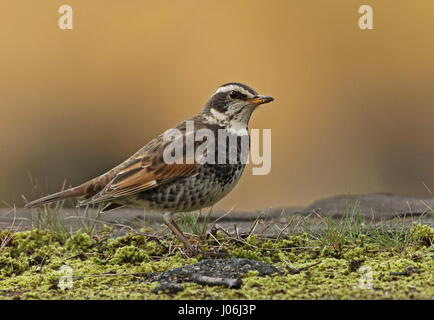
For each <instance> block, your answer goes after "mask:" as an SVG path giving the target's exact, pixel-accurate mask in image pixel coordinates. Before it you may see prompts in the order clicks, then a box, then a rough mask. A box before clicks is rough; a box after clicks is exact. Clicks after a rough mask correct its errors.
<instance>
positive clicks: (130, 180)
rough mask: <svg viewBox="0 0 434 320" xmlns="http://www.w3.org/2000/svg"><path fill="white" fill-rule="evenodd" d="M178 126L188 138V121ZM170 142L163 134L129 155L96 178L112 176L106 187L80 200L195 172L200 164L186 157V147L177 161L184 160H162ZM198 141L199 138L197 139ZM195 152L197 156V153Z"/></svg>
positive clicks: (132, 191)
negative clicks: (163, 137) (186, 129)
mask: <svg viewBox="0 0 434 320" xmlns="http://www.w3.org/2000/svg"><path fill="white" fill-rule="evenodd" d="M177 128H178V129H179V130H180V131H181V132H183V134H184V138H185V134H186V132H185V122H183V123H181V124H180V125H178V126H177ZM198 128H200V126H197V127H196V129H198ZM167 143H168V142H167ZM167 143H162V136H161V135H160V136H159V137H157V138H155V139H154V140H152V141H150V142H149V143H148V144H147V145H146V146H145V147H143V148H142V149H141V150H140V151H138V152H137V153H136V154H135V155H133V156H132V157H131V158H130V159H128V160H127V161H125V162H124V163H122V164H121V165H119V166H118V167H116V168H114V169H113V170H111V171H109V172H108V173H107V174H105V175H103V176H101V177H99V178H97V179H103V178H104V179H107V178H109V179H110V180H109V181H108V182H106V183H105V187H104V188H103V189H102V190H101V191H100V192H99V193H97V194H95V195H94V196H92V197H91V198H89V199H88V200H84V201H82V202H81V203H80V204H81V205H86V204H90V203H98V202H106V201H112V200H114V199H116V198H119V197H124V196H129V195H133V194H136V193H139V192H142V191H146V190H148V189H151V188H155V187H157V186H160V185H162V184H164V183H167V182H169V181H174V180H176V179H181V178H185V177H188V176H192V175H194V174H196V173H197V170H198V166H199V165H198V164H197V163H192V164H190V162H195V161H194V159H193V161H187V159H186V155H185V149H184V154H183V155H182V158H183V161H175V162H182V163H180V164H178V163H174V164H166V163H165V162H164V161H163V151H164V148H165V147H166V145H167ZM195 143H199V142H197V141H195ZM192 156H193V157H194V155H192Z"/></svg>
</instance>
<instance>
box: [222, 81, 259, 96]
mask: <svg viewBox="0 0 434 320" xmlns="http://www.w3.org/2000/svg"><path fill="white" fill-rule="evenodd" d="M232 90H235V91H238V92H241V93H242V94H244V95H246V96H247V97H248V98H253V97H254V95H253V94H252V93H251V92H249V91H248V90H246V89H244V88H243V87H240V86H237V85H235V84H231V85H228V86H223V87H220V88H218V89H217V91H216V92H215V94H216V93H221V92H229V91H232Z"/></svg>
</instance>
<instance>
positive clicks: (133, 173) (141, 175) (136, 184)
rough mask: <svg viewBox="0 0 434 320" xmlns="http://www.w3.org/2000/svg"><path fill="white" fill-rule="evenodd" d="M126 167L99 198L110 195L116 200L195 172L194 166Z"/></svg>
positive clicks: (163, 164)
mask: <svg viewBox="0 0 434 320" xmlns="http://www.w3.org/2000/svg"><path fill="white" fill-rule="evenodd" d="M129 169H130V168H129V167H127V168H125V169H124V170H123V172H122V173H120V174H119V175H118V176H117V177H115V178H114V179H113V181H112V182H110V184H109V185H108V186H107V187H106V188H105V189H104V190H103V192H101V196H104V195H110V196H112V197H115V198H118V197H122V196H126V195H130V194H134V193H138V192H141V191H145V190H147V189H150V188H154V187H156V186H158V185H161V184H163V183H166V182H168V181H172V180H173V179H177V178H182V177H186V176H189V175H192V174H194V173H195V172H196V170H197V165H196V164H165V163H162V164H160V165H159V166H157V167H153V168H151V167H150V166H149V165H147V164H143V166H142V167H140V168H137V167H136V166H135V165H134V164H133V165H132V168H131V170H129Z"/></svg>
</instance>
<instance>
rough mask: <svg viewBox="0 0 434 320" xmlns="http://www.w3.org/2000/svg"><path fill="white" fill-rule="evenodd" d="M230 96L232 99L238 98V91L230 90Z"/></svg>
mask: <svg viewBox="0 0 434 320" xmlns="http://www.w3.org/2000/svg"><path fill="white" fill-rule="evenodd" d="M229 97H231V98H232V99H236V98H238V92H237V91H234V90H232V91H231V92H229Z"/></svg>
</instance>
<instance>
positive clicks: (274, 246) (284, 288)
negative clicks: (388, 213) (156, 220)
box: [0, 224, 434, 299]
mask: <svg viewBox="0 0 434 320" xmlns="http://www.w3.org/2000/svg"><path fill="white" fill-rule="evenodd" d="M433 234H434V233H433V229H432V228H430V227H427V226H424V225H419V224H415V225H413V226H412V228H411V230H409V232H408V240H409V241H408V245H407V246H405V247H388V246H384V245H379V244H372V243H368V241H365V240H368V239H365V237H357V238H356V239H359V240H357V241H355V242H354V243H351V244H343V245H342V244H341V245H336V246H334V245H333V244H330V245H321V241H319V240H318V239H316V238H312V237H310V236H308V235H307V234H301V235H297V236H291V237H289V238H287V239H281V240H270V239H261V238H259V237H257V236H251V237H248V238H247V239H244V240H243V241H236V242H234V241H231V240H230V239H227V238H225V236H224V235H221V234H220V235H219V234H217V237H218V240H219V242H221V243H222V245H223V246H224V250H223V251H225V252H226V253H227V255H228V256H229V257H232V258H240V257H242V258H250V259H256V260H261V261H265V262H268V263H271V264H273V265H275V266H276V267H277V268H278V269H279V270H281V271H282V274H281V275H275V276H272V277H259V276H258V273H257V272H249V273H247V274H246V275H244V277H243V279H242V280H243V286H242V287H241V289H237V290H234V289H227V288H222V287H209V286H202V285H199V284H195V283H185V284H184V287H185V290H184V291H181V292H178V293H176V294H170V293H159V294H155V293H153V292H152V290H153V289H155V288H156V286H157V285H158V283H155V282H147V281H145V275H146V274H149V273H154V272H163V271H166V270H169V269H172V268H175V267H180V266H184V265H188V264H192V263H195V262H197V261H198V259H202V258H201V257H197V258H189V259H187V258H185V257H184V256H183V255H182V254H181V252H180V251H179V250H173V245H179V243H173V242H172V243H169V241H168V240H162V239H159V240H156V239H155V238H153V237H148V236H145V235H141V234H127V235H125V236H122V237H117V238H109V237H110V231H109V230H103V232H101V233H99V234H96V235H93V236H89V235H88V234H86V233H82V232H76V233H74V234H72V235H67V234H60V233H55V232H49V231H41V230H31V231H24V232H17V233H10V232H9V231H1V232H0V243H5V245H3V246H2V247H1V249H0V299H16V298H19V299H433V298H434V278H433V276H432V275H433V274H434V259H433V255H434V253H433V249H434V248H433V242H432V239H433ZM5 239H9V241H4V240H5ZM204 245H206V243H205V244H204ZM208 245H209V246H210V245H216V243H214V242H213V241H212V240H210V241H209V243H208ZM205 249H206V250H210V249H211V248H205ZM318 262H319V264H318V265H314V266H313V264H315V263H318ZM62 266H68V267H70V268H71V269H69V268H66V269H65V267H64V268H62ZM409 268H411V269H409ZM61 270H71V271H72V274H70V275H68V274H66V273H65V272H63V273H62V272H61ZM295 270H296V271H295ZM297 270H298V271H297ZM406 270H413V271H414V272H409V273H407V274H406V272H405V271H406ZM68 276H71V277H73V278H72V279H73V288H72V289H65V290H61V289H60V288H59V286H58V284H59V280H60V279H61V278H62V277H64V278H63V279H65V277H66V278H68Z"/></svg>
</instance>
